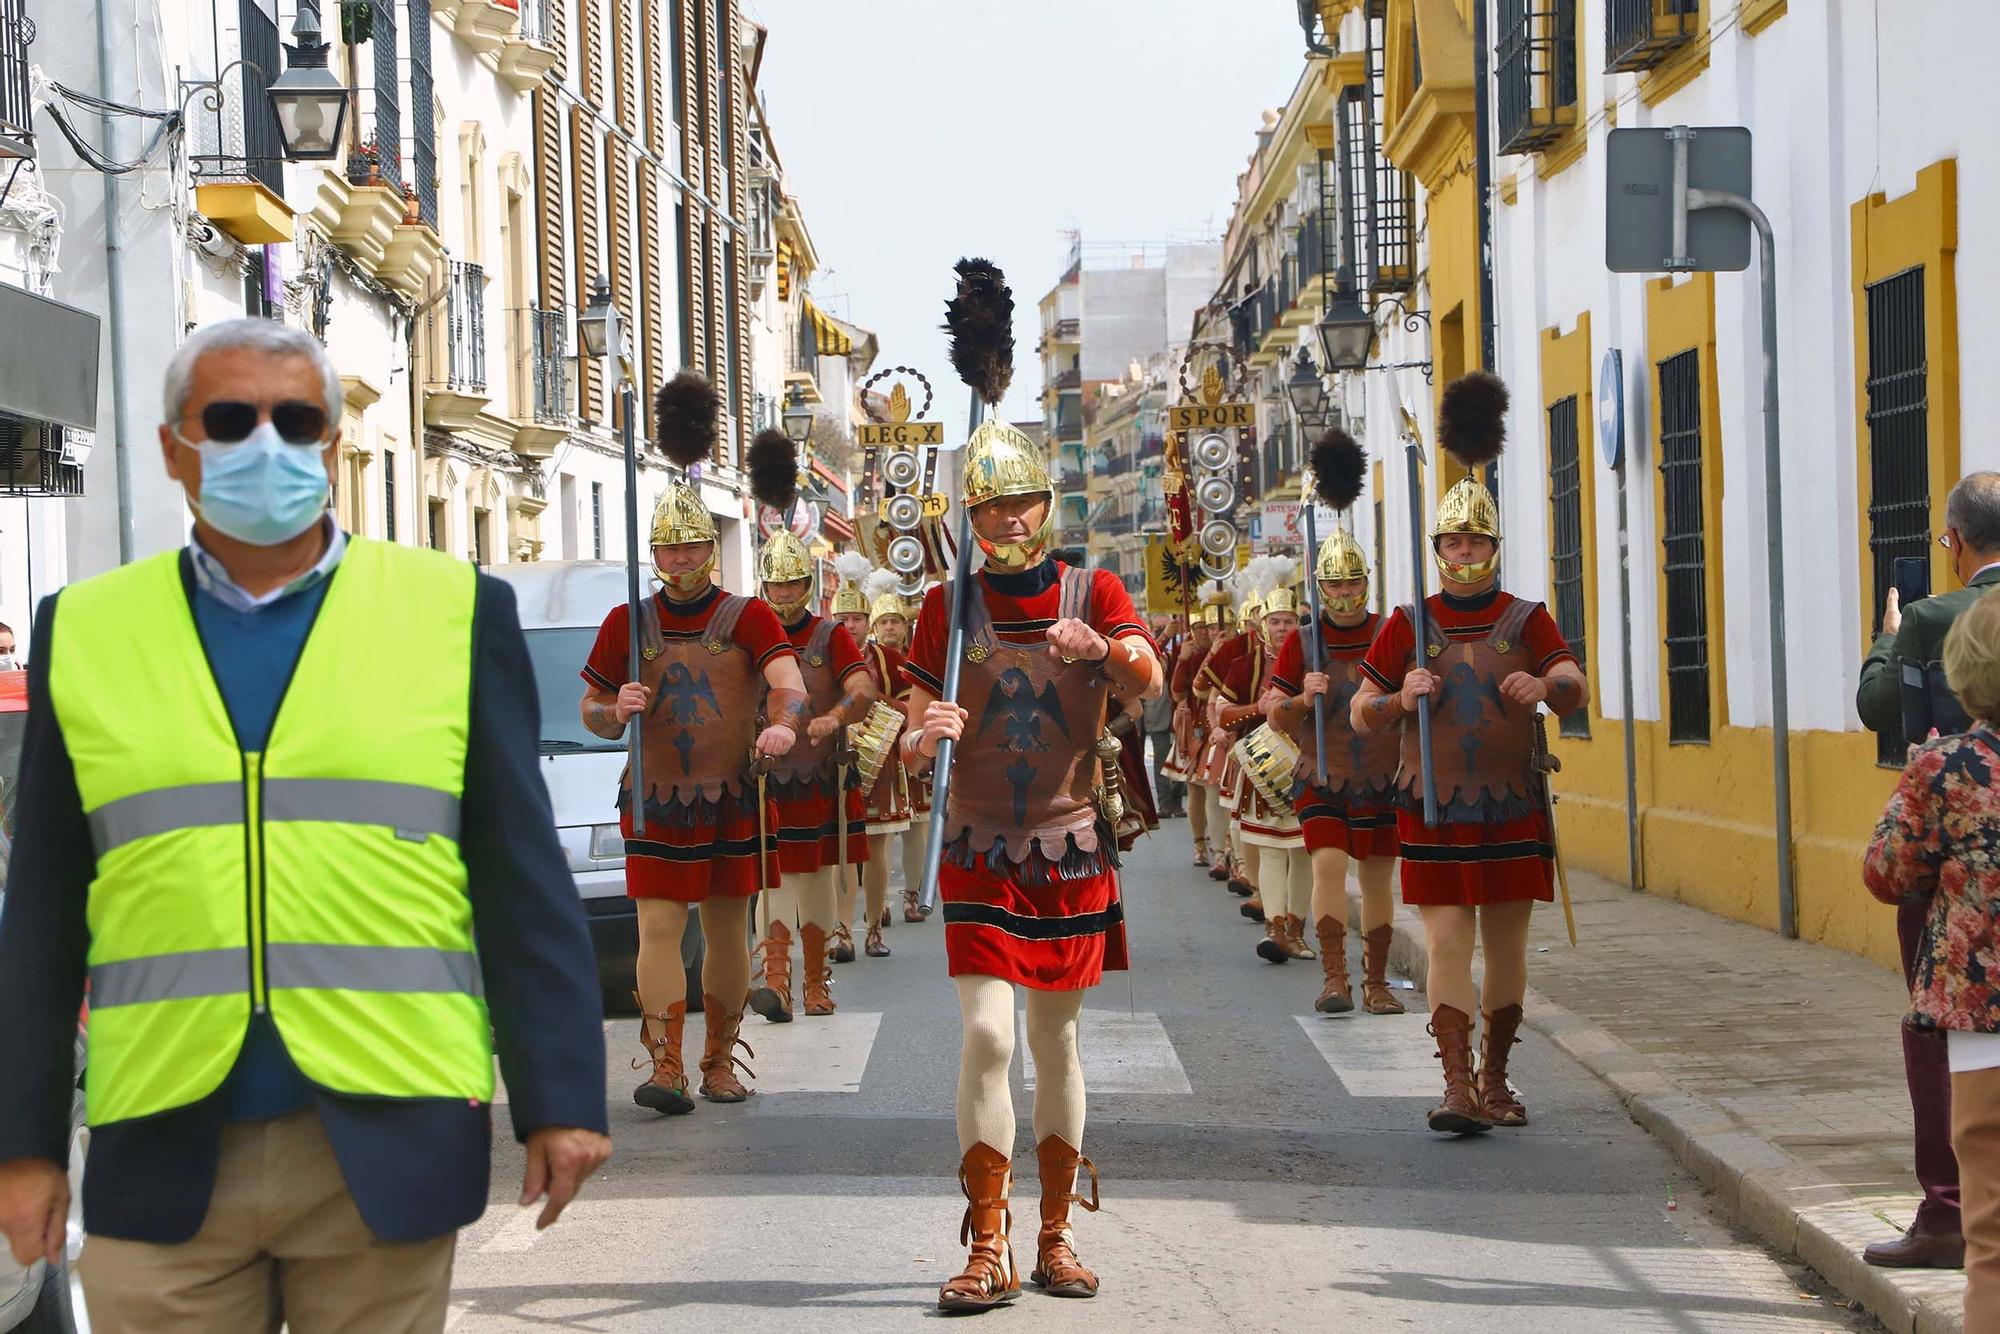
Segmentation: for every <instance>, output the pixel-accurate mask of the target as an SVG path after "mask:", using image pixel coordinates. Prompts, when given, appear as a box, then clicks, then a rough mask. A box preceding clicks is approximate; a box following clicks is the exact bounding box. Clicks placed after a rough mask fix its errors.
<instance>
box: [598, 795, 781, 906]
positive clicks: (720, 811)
mask: <svg viewBox="0 0 2000 1334" xmlns="http://www.w3.org/2000/svg"><path fill="white" fill-rule="evenodd" d="M768 818H769V819H770V820H771V821H772V822H773V827H775V820H776V814H775V811H773V812H771V813H770V815H769V817H768ZM618 827H619V829H621V830H622V831H623V832H624V834H625V894H626V897H628V898H634V899H672V900H673V901H674V902H675V903H700V902H702V901H703V900H704V899H707V898H711V897H713V898H719V899H747V898H749V897H750V896H751V895H752V894H755V893H756V892H757V891H758V890H759V889H775V888H777V885H778V858H777V856H776V854H775V852H774V853H773V854H772V855H771V856H770V857H768V858H765V859H761V861H760V857H759V849H758V846H757V797H756V794H755V793H754V792H749V793H745V794H742V795H740V796H726V797H723V798H721V799H720V800H718V801H714V802H704V803H702V804H701V805H700V806H699V807H697V808H690V807H688V806H686V805H682V804H679V803H676V804H673V805H667V806H663V805H661V804H659V803H657V802H649V803H647V811H646V837H645V838H643V839H635V838H633V837H632V816H631V813H630V811H625V812H621V813H620V815H619V817H618ZM762 870H768V872H769V875H768V878H766V877H765V876H764V875H763V874H761V873H760V872H761V871H762Z"/></svg>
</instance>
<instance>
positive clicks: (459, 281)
mask: <svg viewBox="0 0 2000 1334" xmlns="http://www.w3.org/2000/svg"><path fill="white" fill-rule="evenodd" d="M444 325H445V384H446V386H447V387H448V388H451V389H458V390H465V391H467V392H470V393H475V394H478V393H484V392H486V271H485V270H484V269H482V268H480V266H479V265H477V264H474V263H472V262H471V261H470V260H463V259H454V260H452V261H450V264H449V267H448V268H447V269H446V270H445V292H444Z"/></svg>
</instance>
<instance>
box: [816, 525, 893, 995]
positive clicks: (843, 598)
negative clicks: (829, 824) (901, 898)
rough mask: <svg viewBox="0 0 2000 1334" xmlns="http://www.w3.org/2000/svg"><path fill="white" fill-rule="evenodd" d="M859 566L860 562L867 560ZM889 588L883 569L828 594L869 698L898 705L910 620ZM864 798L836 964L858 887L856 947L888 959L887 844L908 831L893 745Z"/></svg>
mask: <svg viewBox="0 0 2000 1334" xmlns="http://www.w3.org/2000/svg"><path fill="white" fill-rule="evenodd" d="M846 559H847V558H846V557H842V560H846ZM862 563H863V565H865V564H866V561H865V560H864V561H863V562H862ZM895 585H896V576H895V575H893V574H891V573H890V572H889V571H887V570H870V571H866V572H865V573H863V574H862V575H861V577H860V578H859V579H858V580H848V579H846V578H845V576H844V575H843V579H842V583H841V586H840V592H838V593H836V594H835V595H834V600H833V614H834V619H835V620H837V621H839V622H840V623H841V624H842V625H843V626H845V627H846V628H847V632H848V633H849V634H850V635H854V636H855V638H856V640H857V641H859V642H861V656H862V659H863V661H864V662H865V663H866V664H867V667H868V678H869V680H870V682H871V683H872V684H873V685H874V687H875V694H876V698H877V699H883V700H889V701H892V702H894V703H896V704H898V705H900V704H901V703H902V702H903V700H904V698H905V697H906V696H907V695H908V694H909V686H908V685H907V684H905V683H904V680H903V661H904V650H905V648H906V647H907V646H908V644H909V628H908V627H909V617H908V613H907V609H906V608H905V607H904V605H903V599H902V598H901V597H899V596H897V594H896V591H895ZM857 604H859V606H858V608H857ZM863 795H864V798H865V802H866V808H867V817H868V861H867V863H866V864H865V865H864V866H862V867H860V868H859V874H857V875H850V876H849V877H848V881H847V883H846V884H845V885H843V886H842V887H841V895H840V925H839V926H838V927H837V928H835V930H834V946H833V961H834V962H835V963H851V962H852V961H853V959H854V936H853V933H852V931H851V930H850V925H849V924H850V923H852V922H853V920H854V907H855V890H856V886H857V884H858V885H859V886H860V887H861V888H862V889H863V890H864V891H865V897H864V903H865V906H866V909H867V916H866V917H865V918H864V919H863V924H862V925H863V930H864V936H863V944H862V948H863V950H864V951H865V952H866V953H867V955H868V957H869V958H871V959H880V958H886V957H888V954H889V946H888V944H887V942H885V941H884V940H883V939H882V931H883V928H885V927H887V926H888V925H889V907H888V902H889V840H890V839H891V838H893V837H894V836H895V835H897V834H900V833H903V832H905V831H906V830H908V829H909V827H910V782H909V776H908V774H907V773H906V772H905V771H904V768H903V761H902V757H901V756H900V755H899V754H898V753H897V750H896V749H895V748H892V749H891V750H890V752H889V757H888V758H887V759H886V760H884V761H883V763H882V770H881V772H880V773H879V774H877V775H876V778H875V785H874V786H873V787H871V788H869V789H868V791H867V792H866V793H864V794H863Z"/></svg>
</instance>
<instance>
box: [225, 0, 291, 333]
mask: <svg viewBox="0 0 2000 1334" xmlns="http://www.w3.org/2000/svg"><path fill="white" fill-rule="evenodd" d="M236 17H237V23H238V32H239V34H240V36H239V39H238V41H239V45H240V46H241V49H242V56H243V61H244V64H243V67H242V70H241V71H240V76H239V77H240V78H241V79H242V96H243V105H242V111H241V115H242V117H243V159H244V161H243V171H244V174H245V175H247V176H248V177H249V178H250V179H251V180H253V181H257V182H260V183H261V184H263V185H265V186H266V187H268V188H269V189H270V190H271V191H272V192H274V193H275V194H277V195H278V196H279V197H280V198H282V197H283V196H284V193H285V144H284V141H283V140H282V139H280V138H279V137H278V118H277V117H276V116H274V115H272V114H271V100H270V98H268V97H266V96H265V89H267V88H269V87H270V84H271V80H273V79H275V78H277V77H278V71H279V70H280V69H282V68H283V58H282V57H281V56H280V55H279V53H278V25H277V24H276V23H275V22H273V21H272V19H271V17H270V16H269V15H267V14H265V12H264V10H263V8H262V7H261V6H260V5H259V4H258V3H257V0H237V5H236ZM256 313H257V312H256V311H252V312H251V314H253V315H254V314H256Z"/></svg>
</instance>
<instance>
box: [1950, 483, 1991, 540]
mask: <svg viewBox="0 0 2000 1334" xmlns="http://www.w3.org/2000/svg"><path fill="white" fill-rule="evenodd" d="M1944 522H1945V527H1947V528H1956V529H1958V532H1959V536H1961V537H1963V538H1964V539H1965V544H1966V545H1967V546H1968V547H1971V548H1972V549H1973V550H1974V551H1977V552H1982V553H1986V552H1996V551H2000V472H1969V473H1967V474H1966V475H1965V476H1963V477H1961V478H1959V479H1958V482H1957V483H1956V484H1955V485H1954V486H1953V487H1952V488H1951V494H1949V495H1947V496H1946V497H1945V501H1944Z"/></svg>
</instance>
